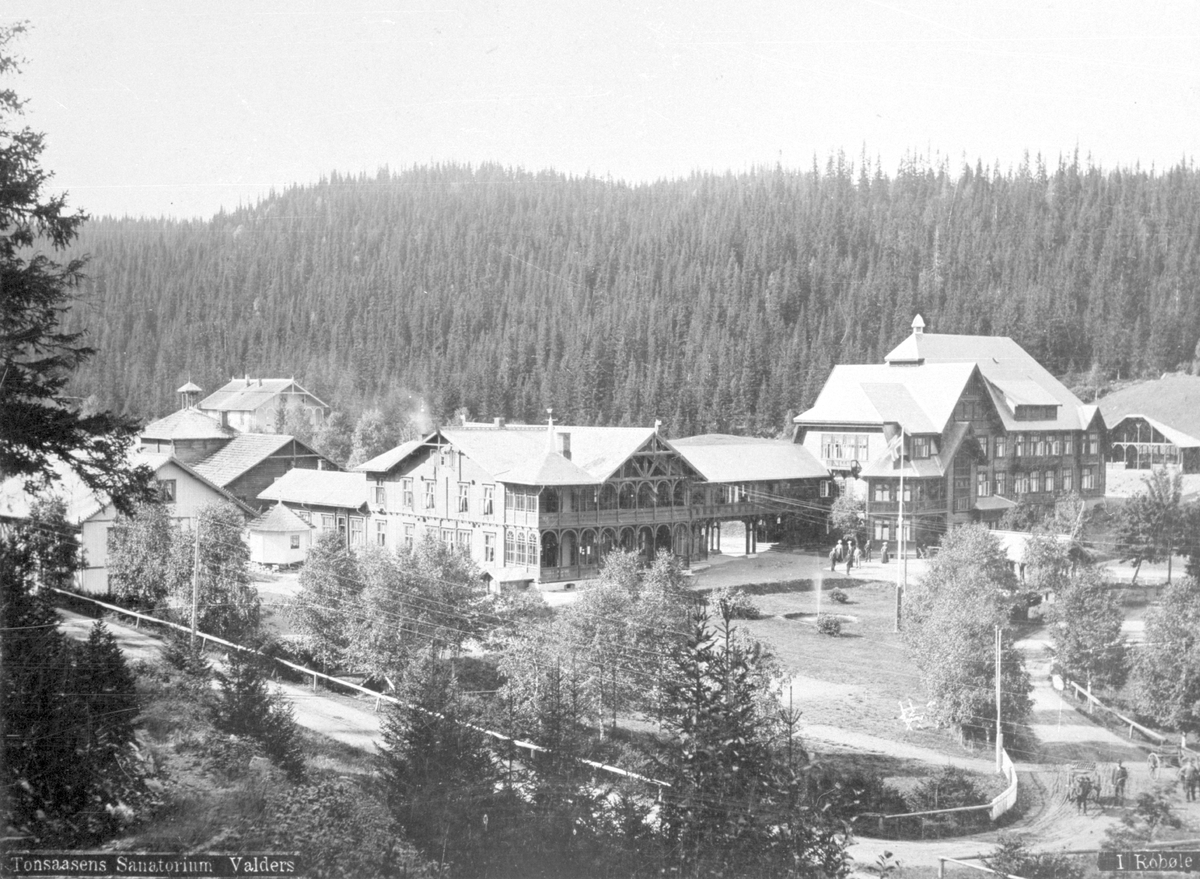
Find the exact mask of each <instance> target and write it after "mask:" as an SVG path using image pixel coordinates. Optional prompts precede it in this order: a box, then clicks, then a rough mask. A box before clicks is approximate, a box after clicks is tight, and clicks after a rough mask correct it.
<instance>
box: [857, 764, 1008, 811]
mask: <svg viewBox="0 0 1200 879" xmlns="http://www.w3.org/2000/svg"><path fill="white" fill-rule="evenodd" d="M1000 766H1001V771H1002V772H1003V773H1004V776H1005V778H1007V779H1008V787H1006V788H1005V789H1004V790H1003V791H1002V792H1001V793H999V794H997V795H996V796H995V797H993V798H992V800H991V802H987V803H980V804H979V805H978V806H956V807H955V808H953V809H930V810H928V811H925V812H899V813H897V814H894V815H879V814H876V813H867V814H866V815H864V816H863V817H868V816H869V817H872V818H878V819H879V829H880V830H882V829H883V825H884V822H885V821H893V820H902V819H905V818H928V817H929V816H931V815H950V814H953V813H955V812H985V811H986V812H987V813H988V815H989V816H990V817H991V819H992V820H993V821H998V820H999V819H1000V816H1002V815H1004V814H1005V813H1006V812H1008V811H1009V810H1010V809H1011V808H1012V807H1013V806H1015V805H1016V804H1017V767H1016V766H1015V765H1014V764H1013V761H1012V759H1011V758H1010V757H1009V756H1008V751H1001V752H1000Z"/></svg>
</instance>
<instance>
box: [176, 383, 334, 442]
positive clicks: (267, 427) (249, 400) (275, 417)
mask: <svg viewBox="0 0 1200 879" xmlns="http://www.w3.org/2000/svg"><path fill="white" fill-rule="evenodd" d="M189 384H190V383H189ZM185 387H186V386H185ZM191 387H195V386H194V385H191ZM198 392H199V389H198V388H197V389H196V391H195V392H192V393H198ZM179 393H180V394H183V393H184V388H180V389H179ZM294 407H299V408H300V409H301V410H302V411H303V412H305V413H306V414H307V415H308V417H309V419H310V420H311V422H312V425H313V427H316V426H317V425H318V424H320V423H321V422H323V421H324V420H325V416H327V415H328V414H329V406H328V405H326V404H325V403H324V402H323V401H322V400H320V399H318V398H317V396H316V395H315V394H313V393H311V392H310V391H307V390H305V389H304V388H302V387H301V386H300V385H299V384H298V383H297V382H296V380H295V379H294V378H251V377H250V376H246V377H245V378H234V379H231V380H230V381H229V383H228V384H226V385H224V386H223V387H221V388H219V389H218V390H216V391H214V392H213V393H211V394H209V395H208V396H207V397H205V398H204V399H203V400H201V401H200V402H199V403H198V404H196V408H197V409H198V410H199V411H200V412H202V413H204V414H205V415H208V416H211V417H212V418H214V419H216V420H217V421H218V422H219V423H220V424H221V425H222V426H225V427H232V428H234V429H235V430H239V431H241V432H242V433H274V432H275V428H276V424H277V423H278V421H279V419H280V418H281V416H282V413H284V412H286V411H287V410H289V409H291V408H294Z"/></svg>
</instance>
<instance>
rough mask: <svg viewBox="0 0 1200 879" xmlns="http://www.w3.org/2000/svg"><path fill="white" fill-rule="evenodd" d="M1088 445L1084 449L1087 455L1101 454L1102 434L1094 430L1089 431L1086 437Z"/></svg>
mask: <svg viewBox="0 0 1200 879" xmlns="http://www.w3.org/2000/svg"><path fill="white" fill-rule="evenodd" d="M1086 442H1087V445H1086V446H1085V447H1084V449H1083V453H1084V454H1085V455H1098V454H1100V434H1098V433H1096V431H1094V430H1089V431H1088V432H1087V437H1086Z"/></svg>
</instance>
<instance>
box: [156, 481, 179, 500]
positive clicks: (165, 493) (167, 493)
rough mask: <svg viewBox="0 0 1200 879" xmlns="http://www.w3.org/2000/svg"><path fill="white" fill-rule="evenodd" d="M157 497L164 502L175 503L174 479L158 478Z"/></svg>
mask: <svg viewBox="0 0 1200 879" xmlns="http://www.w3.org/2000/svg"><path fill="white" fill-rule="evenodd" d="M158 499H159V500H160V501H162V502H163V503H164V504H173V503H175V480H174V479H160V480H158Z"/></svg>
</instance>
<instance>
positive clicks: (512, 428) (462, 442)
mask: <svg viewBox="0 0 1200 879" xmlns="http://www.w3.org/2000/svg"><path fill="white" fill-rule="evenodd" d="M553 432H554V434H555V435H557V434H569V436H570V445H571V455H570V457H569V458H568V457H566V456H564V455H561V454H559V453H558V452H557V451H556V449H557V445H556V443H557V440H556V439H555V438H554V437H553V436H552V435H551V433H550V428H549V426H548V425H540V424H508V425H506V426H504V427H497V426H495V425H494V424H467V425H466V426H464V427H452V428H445V429H443V430H441V431H438V432H434V433H431V434H430V435H429V436H427V437H425V438H424V439H422V440H419V441H413V442H408V443H404V444H403V445H400V446H397V447H396V448H394V449H392V450H391V451H389V452H384V453H383V454H382V455H379V456H378V457H376V458H373V459H371V460H370V461H367V462H366V463H365V464H360V465H359V466H358V467H356V468H354V469H355V471H358V472H363V473H367V472H370V473H381V472H386V471H387V470H390V469H391V468H393V467H395V466H397V465H398V464H400V463H401V462H402V461H403V460H404V459H406V458H408V457H409V456H410V455H413V454H414V453H416V452H417V451H419V450H420V449H422V448H425V447H430V446H432V447H436V446H438V445H439V444H447V443H448V444H449V445H450V446H452V447H453V448H455V449H457V450H458V451H460V452H462V453H463V454H464V455H466V456H467V457H468V458H470V459H471V460H472V461H474V462H475V463H476V464H478V465H479V466H480V467H482V468H483V469H484V470H485V471H487V472H488V473H489V474H491V476H492V477H493V478H494V479H496V481H498V482H506V483H509V484H512V485H594V484H598V483H601V482H603V481H604V480H605V479H607V478H608V477H610V476H612V474H613V473H614V472H616V470H617V469H618V468H619V467H620V466H621V465H622V464H624V463H625V461H627V460H628V459H629V457H630V456H631V455H632V454H633V453H634V452H636V451H637V450H638V449H640V448H641V447H642V446H644V445H645V444H646V443H648V442H649V441H650V440H651V439H652V438H654V437H656V436H658V434H657V432H656V431H655V430H654V428H652V427H580V426H577V425H558V424H556V425H554V431H553ZM660 440H661V441H662V442H663V443H664V444H666V445H667V446H668V447H670V444H669V443H667V442H666V440H662V439H661V437H660Z"/></svg>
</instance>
